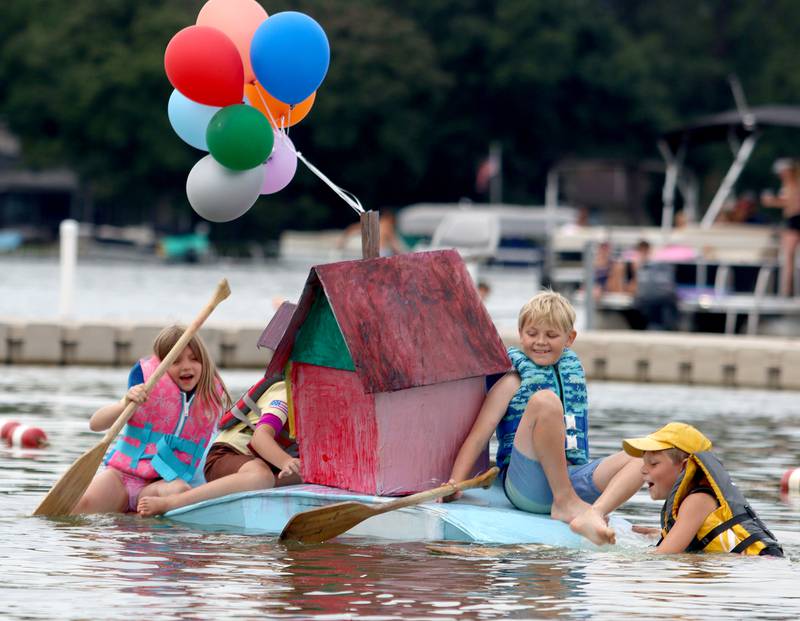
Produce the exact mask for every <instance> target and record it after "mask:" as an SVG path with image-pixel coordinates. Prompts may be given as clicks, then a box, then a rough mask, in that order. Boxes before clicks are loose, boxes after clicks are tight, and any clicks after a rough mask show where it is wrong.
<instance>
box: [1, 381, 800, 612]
mask: <svg viewBox="0 0 800 621" xmlns="http://www.w3.org/2000/svg"><path fill="white" fill-rule="evenodd" d="M224 377H225V379H226V381H227V382H228V384H229V387H230V388H231V389H232V391H233V392H234V393H237V392H241V391H243V390H244V389H246V388H247V387H248V386H249V385H250V384H251V383H252V381H253V379H254V372H253V371H235V370H225V376H224ZM124 386H125V371H124V370H122V369H108V368H85V367H60V368H40V367H23V366H10V367H3V373H2V374H0V421H5V420H9V419H15V420H20V421H22V422H25V423H28V424H36V425H37V426H39V427H41V428H43V429H44V430H45V431H46V432H47V433H48V435H49V436H50V441H51V445H50V446H49V447H48V448H46V449H43V450H40V451H20V450H12V449H8V448H5V447H3V448H0V473H2V475H0V542H2V544H1V545H0V571H1V572H2V575H3V576H4V578H3V580H2V582H1V583H0V602H2V604H1V605H2V618H4V619H20V620H22V619H25V620H30V619H112V620H116V619H119V620H125V621H128V620H130V619H131V618H137V617H139V616H141V615H142V614H146V615H147V616H148V617H151V618H158V619H212V618H213V619H255V618H275V619H319V620H325V621H329V620H337V619H363V620H381V619H499V618H513V619H549V618H562V619H589V618H591V619H614V620H616V619H625V618H646V619H675V618H681V619H743V618H758V619H797V618H798V617H800V590H799V589H798V586H797V585H798V583H800V565H798V561H797V559H800V522H799V521H798V517H799V508H798V505H797V504H793V503H792V502H790V501H784V500H782V499H781V498H780V495H779V491H778V490H779V481H780V477H781V474H782V473H783V472H784V471H785V470H786V469H787V468H789V467H792V466H795V465H800V463H798V462H800V459H799V458H798V457H799V456H800V407H799V406H798V404H800V394H797V393H788V392H777V393H776V392H759V391H734V390H722V389H713V388H699V387H693V388H689V387H682V386H660V385H659V386H644V385H634V384H621V383H598V382H594V383H591V384H590V386H589V396H590V401H591V408H592V409H591V411H592V433H591V446H592V451H593V454H594V455H596V456H600V455H605V454H608V453H610V452H612V451H615V450H617V449H618V447H619V439H620V438H621V437H626V436H633V435H640V434H643V433H647V432H649V431H651V430H653V429H655V428H656V427H658V426H660V425H662V424H663V423H665V422H667V421H669V420H673V419H680V420H684V421H687V422H690V423H693V424H696V425H697V426H699V427H700V428H701V429H703V430H704V431H705V432H706V433H707V434H708V435H709V436H710V437H711V438H712V439H713V440H714V441H715V442H716V444H717V446H718V453H719V454H720V455H721V457H722V458H723V459H724V460H725V463H726V465H727V466H728V468H729V469H730V470H731V471H732V472H733V473H734V474H735V478H736V480H737V482H738V483H739V485H740V487H741V488H742V490H743V491H744V493H745V494H746V495H747V496H748V497H749V499H750V500H751V502H752V503H753V505H754V507H755V509H756V511H758V512H759V514H760V515H761V517H762V518H763V519H764V520H765V521H766V523H767V524H768V526H770V528H771V529H772V530H773V531H774V532H775V534H776V536H777V537H778V538H779V539H780V540H781V542H782V543H783V544H784V548H785V550H786V552H787V558H786V559H769V558H743V557H738V556H733V555H705V556H701V555H675V556H669V557H654V556H651V555H649V554H648V553H647V552H646V551H645V550H643V549H642V548H641V546H638V545H626V544H625V543H624V542H623V545H621V546H617V547H615V548H606V549H602V550H598V551H585V550H584V551H577V550H567V549H560V548H555V547H549V546H538V545H536V546H534V545H526V546H496V547H492V546H479V545H450V546H447V547H442V546H441V544H440V545H438V546H437V545H436V544H426V543H388V544H387V543H385V542H380V541H377V540H349V541H347V542H344V543H343V542H330V543H327V544H323V545H312V546H299V545H293V546H285V545H283V544H281V543H279V542H278V541H277V540H276V539H275V538H272V537H265V536H252V535H251V536H247V535H241V534H235V533H209V532H203V531H199V530H192V529H191V528H188V527H186V526H183V525H180V524H177V523H173V522H170V521H168V520H163V519H158V520H157V519H141V518H138V517H136V516H129V515H128V516H119V515H106V516H90V517H83V518H70V519H59V520H51V519H44V518H33V517H29V516H30V514H31V512H32V511H33V509H34V508H35V507H36V506H37V504H38V502H39V501H40V500H41V498H42V497H43V495H44V494H45V493H46V492H47V490H48V489H49V488H50V486H51V485H52V484H53V483H54V482H55V480H56V479H57V477H58V475H59V474H60V473H62V472H63V471H64V470H65V469H66V468H67V467H68V466H69V465H70V464H71V463H73V461H74V460H75V459H76V458H77V457H78V456H79V455H80V454H81V453H82V452H83V451H84V450H86V449H88V448H90V447H91V446H94V444H95V443H96V442H97V441H99V438H100V436H99V435H98V434H93V433H91V432H89V431H88V429H87V418H88V416H89V415H90V414H91V412H92V411H94V409H95V408H97V407H98V406H99V405H101V404H104V403H106V402H108V401H110V400H115V399H117V398H119V396H120V395H121V394H122V392H123V391H124ZM659 506H660V504H659V503H656V502H654V501H651V500H650V498H649V496H648V495H647V494H646V493H644V492H639V493H638V494H637V495H636V496H635V497H634V498H633V499H632V501H631V502H630V503H629V504H628V505H626V506H625V507H624V508H623V510H622V511H620V513H621V514H622V515H624V516H625V517H627V518H628V519H630V520H631V521H633V522H637V523H642V524H646V525H651V526H654V525H656V524H657V521H658V509H659Z"/></svg>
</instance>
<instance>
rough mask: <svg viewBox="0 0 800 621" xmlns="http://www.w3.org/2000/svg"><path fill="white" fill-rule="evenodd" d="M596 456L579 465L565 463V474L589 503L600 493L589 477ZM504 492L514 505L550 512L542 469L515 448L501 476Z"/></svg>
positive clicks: (547, 487)
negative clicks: (566, 470) (566, 468)
mask: <svg viewBox="0 0 800 621" xmlns="http://www.w3.org/2000/svg"><path fill="white" fill-rule="evenodd" d="M600 461H601V460H599V459H595V460H594V461H590V462H589V463H588V464H582V465H579V466H572V465H568V469H569V478H570V481H572V487H573V488H574V489H575V493H576V494H578V496H579V497H580V498H581V499H583V500H585V501H586V502H588V503H589V504H592V503H593V502H594V501H595V500H597V499H598V498H599V497H600V493H601V492H600V490H599V489H597V486H596V485H595V484H594V481H593V480H592V476H593V475H594V471H595V470H596V469H597V466H598V465H599V464H600ZM503 489H504V491H505V493H506V496H507V497H508V499H509V500H510V501H511V504H512V505H514V506H515V507H516V508H517V509H522V510H523V511H527V512H529V513H546V514H549V513H550V507H551V505H552V504H553V492H551V491H550V484H549V483H548V482H547V477H546V476H545V475H544V470H542V464H540V463H539V462H538V461H536V460H535V459H531V458H530V457H526V456H525V455H523V454H522V453H520V452H519V451H518V450H517V447H514V448H512V449H511V459H510V460H509V462H508V468H507V469H506V472H505V477H504V479H503Z"/></svg>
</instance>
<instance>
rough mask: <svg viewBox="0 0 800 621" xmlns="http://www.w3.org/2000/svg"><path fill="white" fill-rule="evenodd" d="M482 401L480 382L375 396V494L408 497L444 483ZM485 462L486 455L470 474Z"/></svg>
mask: <svg viewBox="0 0 800 621" xmlns="http://www.w3.org/2000/svg"><path fill="white" fill-rule="evenodd" d="M484 396H485V379H484V378H483V377H472V378H467V379H462V380H456V381H452V382H444V383H441V384H434V385H431V386H421V387H417V388H409V389H407V390H399V391H397V392H383V393H379V394H377V395H375V411H376V414H377V430H378V434H377V435H378V442H377V454H378V456H379V460H380V471H379V474H378V477H377V489H378V494H379V495H383V496H390V495H401V494H408V493H413V492H419V491H422V490H426V489H430V488H432V487H437V486H439V485H441V484H442V483H446V482H447V480H448V479H449V478H450V471H451V469H452V467H453V462H454V461H455V458H456V454H457V453H458V450H459V449H460V448H461V444H462V442H463V441H464V438H466V437H467V434H468V433H469V431H470V429H471V428H472V423H473V422H474V421H475V418H476V417H477V415H478V411H479V410H480V407H481V405H482V404H483V399H484ZM488 463H489V455H488V450H487V451H486V452H485V454H484V455H483V457H482V458H481V459H479V462H478V467H477V468H476V473H477V472H478V471H482V470H485V469H486V468H487V467H488Z"/></svg>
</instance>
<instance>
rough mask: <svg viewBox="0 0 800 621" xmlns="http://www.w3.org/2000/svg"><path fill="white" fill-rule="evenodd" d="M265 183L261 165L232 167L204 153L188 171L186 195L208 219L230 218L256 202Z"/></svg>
mask: <svg viewBox="0 0 800 621" xmlns="http://www.w3.org/2000/svg"><path fill="white" fill-rule="evenodd" d="M263 183H264V167H263V166H256V167H255V168H251V169H249V170H231V169H230V168H225V167H224V166H223V165H222V164H220V163H219V162H217V160H215V159H214V158H213V157H212V156H211V155H210V154H209V155H206V156H205V157H204V158H203V159H201V160H200V161H199V162H197V164H195V165H194V166H193V167H192V170H191V171H189V176H188V177H187V178H186V196H187V197H188V198H189V204H191V206H192V208H193V209H194V210H195V211H196V212H197V213H198V214H200V215H201V216H202V217H203V218H205V219H206V220H210V221H211V222H230V221H231V220H235V219H236V218H238V217H239V216H241V215H243V214H244V213H245V212H246V211H247V210H248V209H250V208H251V207H252V206H253V204H254V203H255V202H256V199H257V198H258V197H259V195H260V194H261V185H262V184H263Z"/></svg>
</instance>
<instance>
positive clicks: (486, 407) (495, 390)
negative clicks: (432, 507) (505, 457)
mask: <svg viewBox="0 0 800 621" xmlns="http://www.w3.org/2000/svg"><path fill="white" fill-rule="evenodd" d="M519 383H520V379H519V375H517V373H515V372H511V373H506V374H505V375H504V376H503V377H502V378H501V379H500V381H498V382H497V383H496V384H495V385H494V386H492V389H491V390H490V391H489V394H487V395H486V399H484V401H483V405H482V406H481V409H480V412H478V417H477V418H476V419H475V423H474V424H473V425H472V429H471V430H470V432H469V434H468V435H467V437H466V439H465V440H464V443H463V444H462V445H461V449H460V450H459V451H458V455H457V456H456V460H455V462H454V463H453V471H452V473H451V474H450V480H451V481H453V482H456V483H457V482H459V481H464V480H466V479H467V478H469V475H470V474H471V470H472V467H473V466H474V465H475V462H476V461H477V460H478V457H479V456H480V454H481V452H482V451H483V449H485V448H486V445H487V444H488V443H489V439H490V438H491V437H492V434H493V433H494V430H495V429H496V428H497V425H498V423H499V422H500V419H502V418H503V415H504V414H505V412H506V409H507V408H508V404H509V403H510V402H511V398H512V397H513V396H514V393H516V392H517V389H518V388H519ZM460 495H461V494H460V492H459V493H457V494H453V495H452V496H448V497H447V498H445V499H444V500H445V502H447V501H449V500H456V498H458V497H459V496H460Z"/></svg>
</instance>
